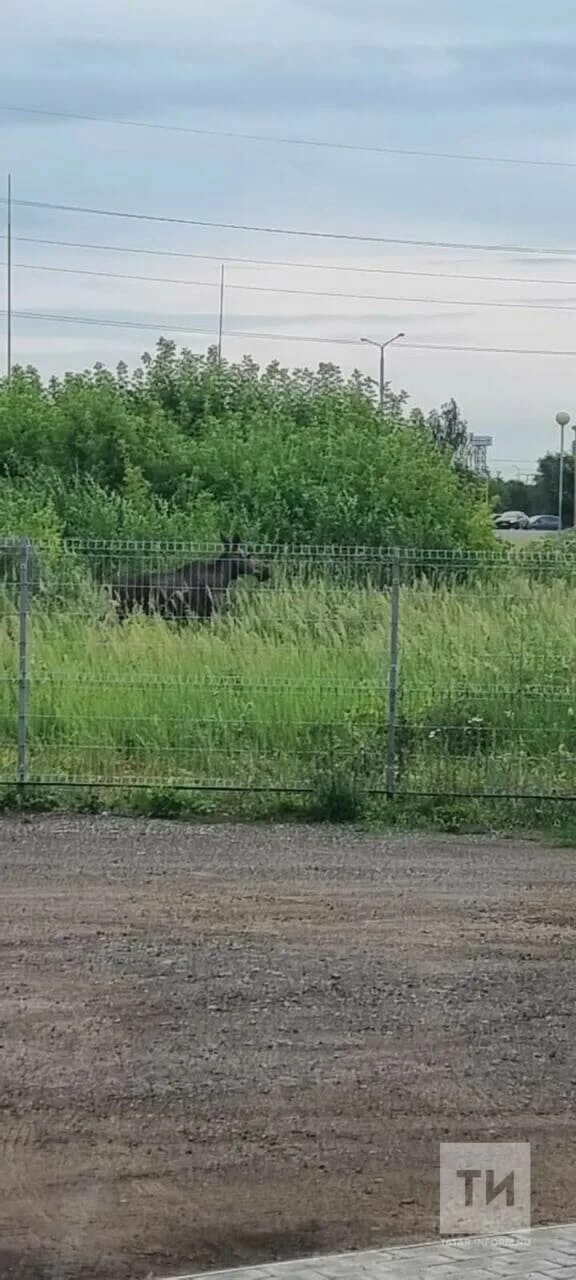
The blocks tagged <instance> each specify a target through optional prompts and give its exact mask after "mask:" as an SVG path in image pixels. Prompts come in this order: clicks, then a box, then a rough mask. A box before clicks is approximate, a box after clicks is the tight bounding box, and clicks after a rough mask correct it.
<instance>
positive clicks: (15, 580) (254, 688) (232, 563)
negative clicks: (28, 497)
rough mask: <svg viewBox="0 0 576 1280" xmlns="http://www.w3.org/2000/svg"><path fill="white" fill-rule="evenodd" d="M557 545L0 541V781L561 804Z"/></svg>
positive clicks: (565, 641)
mask: <svg viewBox="0 0 576 1280" xmlns="http://www.w3.org/2000/svg"><path fill="white" fill-rule="evenodd" d="M575 606H576V551H572V550H571V548H570V546H569V545H568V544H567V543H564V542H563V541H561V540H558V541H555V543H554V548H553V549H552V550H551V544H550V543H546V544H545V547H544V549H540V550H539V549H538V548H535V547H534V546H533V544H532V546H531V548H530V549H529V551H528V552H526V553H524V552H519V551H518V550H517V549H515V548H510V547H504V546H502V547H501V548H499V549H498V550H497V551H495V552H494V553H488V554H485V555H480V554H477V555H473V554H465V553H462V554H461V553H448V552H444V553H442V552H416V551H406V550H401V551H394V550H393V549H387V548H383V549H380V550H379V549H366V548H361V547H356V548H341V547H309V546H302V547H294V546H293V547H277V546H262V547H254V548H251V549H250V551H249V552H246V551H245V549H244V548H242V547H240V546H239V545H238V544H237V543H234V542H233V543H230V544H229V545H228V546H227V547H222V546H218V547H200V546H190V545H188V544H184V543H176V542H174V543H163V544H159V543H152V542H148V543H143V542H125V541H124V542H122V541H117V542H97V541H91V542H78V541H76V542H68V543H66V544H64V545H62V544H59V543H58V544H48V543H46V544H42V543H39V542H36V541H34V542H32V541H30V542H27V541H25V540H22V539H14V538H4V539H0V634H1V635H2V663H1V666H0V783H4V784H6V783H8V784H12V785H13V784H14V783H18V782H19V783H21V784H24V783H26V782H29V783H31V784H58V783H67V784H79V785H91V786H99V787H106V786H114V787H124V788H126V789H128V788H131V787H136V786H146V787H153V786H162V787H191V788H214V789H218V790H220V789H228V788H230V789H247V790H253V789H254V790H257V789H260V788H261V789H266V790H268V789H279V790H291V789H293V790H297V791H307V790H309V791H317V790H318V788H319V787H322V786H330V785H332V784H334V783H336V784H338V785H340V784H342V785H345V786H351V785H353V786H354V787H355V788H357V789H362V790H365V791H368V792H379V793H382V794H387V795H388V796H389V797H394V796H399V797H401V796H408V795H419V794H429V795H438V796H442V795H467V794H471V795H484V796H492V795H496V796H497V795H511V796H544V797H548V796H550V797H573V798H576V629H575V627H574V617H575V615H576V608H575Z"/></svg>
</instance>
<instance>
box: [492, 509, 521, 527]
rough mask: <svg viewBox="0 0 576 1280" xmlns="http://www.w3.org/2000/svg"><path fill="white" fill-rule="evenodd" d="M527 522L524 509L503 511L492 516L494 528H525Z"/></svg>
mask: <svg viewBox="0 0 576 1280" xmlns="http://www.w3.org/2000/svg"><path fill="white" fill-rule="evenodd" d="M529 523H530V522H529V519H528V516H527V515H526V514H525V512H524V511H503V512H502V514H501V515H499V516H494V528H495V529H527V528H528V525H529Z"/></svg>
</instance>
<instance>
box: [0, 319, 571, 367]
mask: <svg viewBox="0 0 576 1280" xmlns="http://www.w3.org/2000/svg"><path fill="white" fill-rule="evenodd" d="M2 314H4V315H6V314H7V312H6V308H3V309H2ZM12 315H13V316H15V317H18V318H20V319H23V320H45V321H53V322H55V323H58V324H60V323H62V324H86V325H100V326H103V327H105V328H120V329H144V330H147V331H152V332H155V333H161V332H165V333H184V334H198V335H203V336H207V335H208V336H210V335H213V334H214V332H215V329H216V321H215V323H214V328H213V329H212V328H208V327H206V326H204V327H196V326H194V325H174V324H164V322H163V321H160V320H157V321H154V322H151V321H142V320H117V319H113V318H105V317H101V316H77V315H64V314H62V313H61V312H56V311H52V312H43V311H13V312H12ZM223 337H225V338H266V339H267V340H268V339H272V340H274V341H277V342H304V343H306V342H308V343H319V344H321V345H323V346H326V345H336V346H346V347H354V346H361V344H362V340H361V339H360V338H338V337H334V336H328V335H327V336H318V335H312V334H297V333H275V332H273V331H271V330H268V331H264V332H262V331H254V330H251V329H225V330H224V331H223ZM401 348H402V350H408V351H451V352H469V353H474V354H493V355H518V356H544V357H546V356H555V357H570V358H571V359H573V358H574V357H575V356H576V350H567V349H557V348H554V349H552V348H541V347H496V346H481V345H470V346H469V345H458V344H455V343H437V342H402V344H401Z"/></svg>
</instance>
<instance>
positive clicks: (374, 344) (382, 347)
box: [360, 333, 406, 414]
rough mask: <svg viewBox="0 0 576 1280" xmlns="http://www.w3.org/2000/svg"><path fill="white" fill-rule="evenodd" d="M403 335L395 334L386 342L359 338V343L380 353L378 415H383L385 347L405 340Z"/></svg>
mask: <svg viewBox="0 0 576 1280" xmlns="http://www.w3.org/2000/svg"><path fill="white" fill-rule="evenodd" d="M405 337H406V334H405V333H395V334H394V337H393V338H388V339H387V341H386V342H376V341H375V339H374V338H361V339H360V341H361V342H366V343H367V344H368V346H370V347H377V348H378V350H379V352H380V377H379V379H378V402H379V405H380V413H381V414H383V413H384V388H385V386H386V382H385V378H384V367H385V360H384V352H385V350H386V347H391V346H392V343H393V342H398V339H399V338H405Z"/></svg>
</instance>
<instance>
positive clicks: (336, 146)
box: [0, 102, 576, 169]
mask: <svg viewBox="0 0 576 1280" xmlns="http://www.w3.org/2000/svg"><path fill="white" fill-rule="evenodd" d="M0 111H6V112H11V113H13V114H15V115H27V116H45V117H46V118H52V119H58V120H76V121H78V122H82V123H85V124H104V125H115V126H119V127H121V128H125V129H150V130H153V131H155V132H159V133H180V134H192V135H194V136H196V137H203V138H215V139H217V138H222V139H231V140H234V141H244V142H260V143H267V144H268V145H271V146H289V147H313V148H315V149H322V150H328V151H350V152H360V153H365V154H367V155H382V156H405V157H408V158H415V159H421V160H453V161H461V162H465V163H472V164H496V165H515V166H520V167H528V168H537V169H576V162H575V161H573V160H544V159H539V158H536V157H530V156H527V157H524V156H494V155H475V154H474V153H473V152H461V151H428V150H425V149H423V148H422V149H420V148H415V147H384V146H381V145H376V144H373V143H363V142H362V143H360V142H342V141H336V142H333V141H331V140H329V139H326V138H300V137H289V136H286V135H278V134H263V133H247V132H244V131H240V130H233V129H206V128H201V127H200V126H198V125H177V124H160V123H157V122H155V121H151V120H122V119H120V118H118V117H117V116H95V115H88V114H84V113H81V112H78V111H55V110H51V109H49V108H46V107H27V106H21V105H15V104H13V103H6V102H2V103H0Z"/></svg>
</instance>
